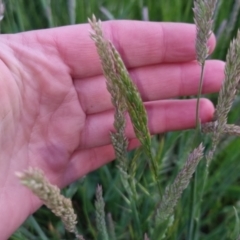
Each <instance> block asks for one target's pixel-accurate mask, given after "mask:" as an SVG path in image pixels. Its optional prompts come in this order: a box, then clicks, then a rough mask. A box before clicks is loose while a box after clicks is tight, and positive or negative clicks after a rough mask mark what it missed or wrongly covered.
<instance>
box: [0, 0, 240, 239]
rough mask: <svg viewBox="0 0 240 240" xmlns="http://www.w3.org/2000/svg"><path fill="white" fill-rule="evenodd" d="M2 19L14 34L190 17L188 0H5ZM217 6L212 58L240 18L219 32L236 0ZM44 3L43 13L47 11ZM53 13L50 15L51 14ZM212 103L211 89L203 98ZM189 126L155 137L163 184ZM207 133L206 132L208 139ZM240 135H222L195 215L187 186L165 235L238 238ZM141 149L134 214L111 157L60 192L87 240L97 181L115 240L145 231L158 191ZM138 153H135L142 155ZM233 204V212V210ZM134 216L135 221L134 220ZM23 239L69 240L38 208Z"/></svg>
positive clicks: (185, 143) (179, 161)
mask: <svg viewBox="0 0 240 240" xmlns="http://www.w3.org/2000/svg"><path fill="white" fill-rule="evenodd" d="M5 2H6V11H5V13H6V14H5V18H4V20H3V21H2V22H1V31H2V32H3V33H16V32H21V31H27V30H32V29H40V28H48V27H54V26H62V25H68V24H70V23H73V22H76V23H85V22H87V18H88V17H89V16H91V15H92V13H94V14H95V15H96V17H98V18H101V19H102V20H109V19H137V20H142V19H143V16H142V9H143V7H147V8H148V10H149V13H148V14H149V20H151V21H173V22H189V23H192V22H193V13H192V1H184V0H169V1H159V0H148V1H147V0H131V1H129V0H121V1H118V0H76V9H75V10H76V11H75V14H76V18H75V21H74V15H72V13H71V11H70V10H69V8H68V5H67V1H66V0H52V1H51V4H50V5H48V2H49V1H47V0H34V1H31V0H17V1H16V0H6V1H5ZM219 2H220V3H221V5H220V6H219V11H218V13H217V14H216V16H215V17H216V23H215V30H214V31H215V32H216V33H219V35H218V36H217V37H218V45H217V47H216V50H215V52H214V54H213V55H212V58H217V59H223V60H224V59H225V55H226V51H227V48H228V45H229V41H230V40H231V39H232V37H233V36H234V35H235V33H236V30H237V26H239V25H240V18H238V19H237V20H236V22H235V23H234V26H232V30H231V29H230V28H225V29H230V30H231V31H229V32H226V30H224V31H221V29H222V26H223V24H224V21H225V24H226V26H229V25H228V24H229V22H228V21H229V20H230V19H231V16H232V15H233V7H234V1H233V0H229V1H223V0H221V1H219ZM46 9H48V10H50V11H48V14H46ZM49 13H50V14H49ZM208 97H210V98H211V99H212V100H213V101H214V102H216V94H214V95H211V96H208ZM239 103H240V98H239V97H237V98H236V101H235V103H234V106H233V109H232V111H231V112H230V115H229V122H230V123H239V122H240V108H239ZM193 134H194V132H193V131H185V132H169V133H166V134H163V135H160V136H155V137H153V139H152V148H153V152H154V154H155V158H156V160H157V161H158V162H159V165H160V171H161V184H162V186H163V188H164V187H165V186H166V185H168V184H169V183H171V182H172V181H173V180H174V178H175V176H176V175H177V173H178V172H179V171H180V169H181V168H182V166H183V164H184V162H185V161H186V158H187V155H188V154H189V152H190V150H191V146H192V143H191V141H192V140H191V139H192V137H193ZM209 144H210V139H209V138H208V137H206V138H205V145H206V146H208V145H209ZM239 146H240V139H236V138H233V137H228V138H227V137H226V138H224V139H223V140H222V141H221V143H220V145H219V146H218V149H217V153H216V155H215V160H214V161H213V163H212V165H211V167H210V173H209V179H208V181H207V183H206V187H205V193H204V196H203V201H202V202H201V203H200V204H201V212H200V213H199V216H200V219H190V216H191V210H192V208H191V207H190V206H191V204H192V203H191V201H192V198H191V196H192V193H191V191H192V186H190V187H188V189H187V190H186V191H185V192H184V194H183V197H182V199H181V201H180V203H179V204H178V205H177V208H176V210H175V216H174V219H175V221H174V223H173V225H172V226H171V227H170V228H169V230H168V233H167V236H166V239H176V240H182V239H189V240H197V239H204V240H205V239H206V240H215V239H216V240H220V239H237V232H238V228H239V226H238V225H239V219H238V216H239V213H240V184H239V183H240V163H239V160H240V151H239ZM139 153H141V150H137V151H135V152H131V153H129V156H128V157H129V158H130V159H133V158H134V156H137V157H136V158H135V160H134V161H132V163H131V164H132V167H131V169H133V170H134V169H135V172H134V173H135V177H136V179H138V181H139V185H138V187H137V190H138V193H137V195H136V196H135V197H137V198H138V205H137V212H136V214H135V215H133V214H131V211H132V206H131V204H129V199H127V195H126V193H125V191H124V189H123V187H122V185H121V181H120V175H119V171H118V170H117V168H116V163H115V162H113V163H110V164H108V165H107V166H104V167H102V168H101V169H99V170H97V171H95V172H93V173H90V174H89V175H88V176H87V177H86V178H85V179H84V180H79V181H78V182H76V183H73V184H72V185H70V186H69V187H68V188H66V189H64V190H63V193H64V194H65V195H66V196H67V197H71V198H72V200H73V204H74V207H75V209H76V211H77V214H78V219H79V224H78V229H79V231H80V232H81V233H83V235H84V236H85V237H86V239H98V238H97V228H96V222H95V212H94V211H95V207H94V201H95V189H96V187H97V184H101V185H102V186H103V192H104V200H105V204H106V205H105V211H106V213H109V212H110V213H111V214H112V218H113V220H114V222H115V230H116V236H117V239H143V237H142V236H143V234H144V233H145V232H149V224H148V217H149V215H150V213H151V211H152V209H153V207H154V204H155V201H156V199H155V198H156V197H157V193H155V192H154V190H155V189H156V188H155V187H154V186H152V185H151V184H150V185H149V182H151V181H152V172H151V171H150V170H149V168H148V167H146V165H144V159H145V157H146V156H145V155H144V154H139ZM139 155H140V157H139ZM203 172H204V162H202V163H201V164H200V166H199V168H198V175H197V178H196V182H195V184H196V187H197V190H198V193H199V192H200V191H201V189H202V182H203ZM132 174H133V173H132ZM233 207H235V210H234V208H233ZM136 219H138V221H136ZM190 220H193V221H194V223H195V224H194V226H195V227H196V228H194V229H193V234H191V237H190V235H189V232H190V230H189V223H190ZM10 239H11V240H20V239H32V240H35V239H36V240H37V239H44V240H45V239H46V240H47V239H51V240H53V239H73V236H72V235H70V234H68V233H66V232H65V230H64V228H63V225H62V223H61V222H60V221H59V220H58V218H57V217H55V216H54V215H53V214H52V213H50V211H49V210H47V209H46V208H45V207H42V208H41V209H40V210H39V211H38V212H37V213H35V214H34V215H33V216H31V217H30V218H29V219H28V220H27V221H26V222H25V223H24V224H23V225H22V226H21V227H20V228H19V229H18V231H17V232H16V233H15V234H14V235H13V236H12V237H11V238H10Z"/></svg>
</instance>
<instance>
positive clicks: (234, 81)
mask: <svg viewBox="0 0 240 240" xmlns="http://www.w3.org/2000/svg"><path fill="white" fill-rule="evenodd" d="M239 81H240V31H238V33H237V37H236V39H234V40H233V41H232V42H231V44H230V47H229V50H228V53H227V57H226V65H225V80H224V82H223V84H222V87H221V90H220V92H219V96H218V103H217V107H216V110H215V122H214V124H212V131H213V137H212V141H213V143H212V150H211V152H210V153H209V157H208V159H211V158H212V156H213V153H214V152H215V149H216V147H217V144H218V142H219V140H220V137H221V135H222V134H223V133H229V134H232V135H238V133H239V127H238V126H233V125H227V115H228V113H229V111H230V109H231V106H232V103H233V101H234V98H235V95H236V92H237V87H238V84H239ZM203 127H204V128H205V131H206V130H207V129H208V128H209V124H206V127H205V125H203Z"/></svg>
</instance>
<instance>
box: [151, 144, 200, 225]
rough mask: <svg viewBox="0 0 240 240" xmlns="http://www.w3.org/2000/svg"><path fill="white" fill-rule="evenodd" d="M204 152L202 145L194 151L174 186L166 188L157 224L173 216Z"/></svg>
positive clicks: (158, 212)
mask: <svg viewBox="0 0 240 240" xmlns="http://www.w3.org/2000/svg"><path fill="white" fill-rule="evenodd" d="M203 150H204V148H203V146H202V144H200V145H199V146H198V148H196V149H194V151H193V152H192V153H191V154H190V155H189V157H188V160H187V162H186V163H185V165H184V167H183V169H182V170H181V171H180V172H179V173H178V175H177V177H176V178H175V180H174V182H173V184H171V185H170V186H168V187H167V188H166V190H165V193H164V195H163V197H162V199H161V202H160V204H159V206H158V208H157V211H156V223H157V224H161V223H162V222H164V221H165V220H167V219H168V218H169V217H170V216H171V215H172V214H173V211H174V208H175V206H176V204H177V202H178V200H179V199H180V197H181V195H182V192H183V190H184V189H186V188H187V186H188V184H189V182H190V179H191V177H192V175H193V173H194V172H195V170H196V168H197V165H198V163H199V161H200V160H201V159H202V157H203Z"/></svg>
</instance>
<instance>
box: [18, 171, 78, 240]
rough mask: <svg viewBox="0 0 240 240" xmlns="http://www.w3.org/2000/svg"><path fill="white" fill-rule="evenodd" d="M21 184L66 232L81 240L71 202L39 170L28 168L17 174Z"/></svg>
mask: <svg viewBox="0 0 240 240" xmlns="http://www.w3.org/2000/svg"><path fill="white" fill-rule="evenodd" d="M17 176H18V177H19V178H20V181H21V183H22V184H23V185H24V186H26V187H28V188H29V189H30V190H31V191H32V192H33V193H34V194H35V195H36V196H38V197H39V198H40V199H41V200H42V201H43V203H44V204H45V205H46V206H47V207H48V208H49V209H50V210H51V211H52V212H53V213H54V214H55V215H56V216H58V217H60V218H61V220H62V222H63V224H64V226H65V228H66V230H67V231H69V232H72V233H74V234H75V235H76V237H77V238H78V239H83V238H82V237H81V236H79V235H78V233H77V230H76V224H77V215H76V214H75V213H74V209H73V206H72V202H71V200H70V199H68V198H65V197H64V196H63V195H61V194H60V189H59V188H58V187H57V186H54V185H52V184H51V183H50V182H49V181H48V180H47V179H46V177H45V176H44V173H43V172H42V171H41V170H39V169H33V168H30V169H28V170H26V171H24V172H23V173H17Z"/></svg>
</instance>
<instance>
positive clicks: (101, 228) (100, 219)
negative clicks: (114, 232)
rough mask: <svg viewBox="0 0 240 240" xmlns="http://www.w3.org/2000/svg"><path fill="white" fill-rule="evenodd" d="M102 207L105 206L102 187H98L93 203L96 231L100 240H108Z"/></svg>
mask: <svg viewBox="0 0 240 240" xmlns="http://www.w3.org/2000/svg"><path fill="white" fill-rule="evenodd" d="M104 206H105V203H104V200H103V196H102V187H101V186H100V185H98V186H97V190H96V201H95V208H96V222H97V229H98V232H99V234H100V236H101V239H102V240H108V239H109V237H108V232H107V226H106V221H105V212H104Z"/></svg>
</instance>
